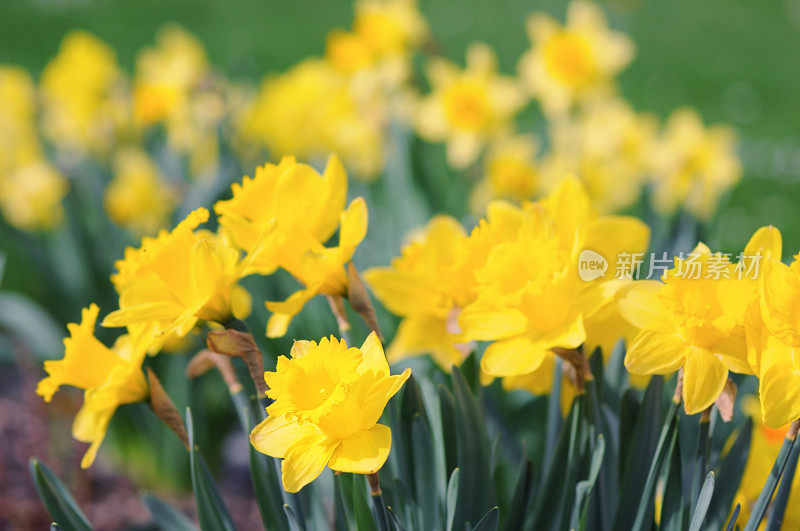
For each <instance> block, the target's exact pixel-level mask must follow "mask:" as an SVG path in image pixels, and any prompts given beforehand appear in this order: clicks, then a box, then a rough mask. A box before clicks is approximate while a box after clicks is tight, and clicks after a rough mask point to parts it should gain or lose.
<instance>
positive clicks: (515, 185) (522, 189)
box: [472, 135, 541, 213]
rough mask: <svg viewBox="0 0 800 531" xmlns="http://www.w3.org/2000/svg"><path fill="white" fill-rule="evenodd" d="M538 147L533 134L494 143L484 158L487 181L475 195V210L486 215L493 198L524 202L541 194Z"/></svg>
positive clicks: (478, 186)
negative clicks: (486, 209)
mask: <svg viewBox="0 0 800 531" xmlns="http://www.w3.org/2000/svg"><path fill="white" fill-rule="evenodd" d="M537 151H538V146H537V144H536V140H535V139H534V138H533V137H532V136H530V135H518V136H512V137H505V138H502V139H500V140H497V141H496V142H494V143H492V144H491V146H490V147H489V150H488V152H487V154H486V157H485V159H484V163H483V166H484V173H485V178H484V180H483V182H481V183H480V184H478V185H477V186H476V188H475V190H474V192H473V196H472V206H473V210H474V211H476V212H480V213H482V212H483V211H484V209H485V207H486V204H487V203H488V202H489V201H490V200H492V199H508V200H509V201H513V202H515V203H521V202H522V201H527V200H530V199H533V198H534V196H535V195H536V194H537V193H538V192H539V189H540V185H541V183H540V180H539V167H538V166H539V164H538V161H537V160H536V153H537Z"/></svg>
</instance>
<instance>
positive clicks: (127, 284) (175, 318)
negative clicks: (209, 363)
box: [103, 208, 250, 339]
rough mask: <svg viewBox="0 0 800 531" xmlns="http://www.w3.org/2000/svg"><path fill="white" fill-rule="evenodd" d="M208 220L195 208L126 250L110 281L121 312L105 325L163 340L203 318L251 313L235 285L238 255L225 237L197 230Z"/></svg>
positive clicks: (180, 333)
mask: <svg viewBox="0 0 800 531" xmlns="http://www.w3.org/2000/svg"><path fill="white" fill-rule="evenodd" d="M207 220H208V210H206V209H205V208H198V209H197V210H195V211H194V212H192V213H191V214H189V216H187V218H186V219H185V220H183V221H182V222H181V223H179V224H178V226H177V227H176V228H175V229H174V230H173V231H172V232H167V231H165V230H162V231H161V232H160V233H159V234H158V236H157V237H154V238H150V237H145V238H143V239H142V245H141V247H139V248H138V249H132V248H128V249H126V251H125V258H124V259H123V260H119V261H118V262H117V264H116V266H117V271H118V273H117V274H115V275H113V276H112V277H111V280H112V282H113V283H114V286H115V288H116V289H117V292H118V293H119V294H120V309H119V310H117V311H115V312H112V313H110V314H109V315H107V316H106V318H105V320H104V321H103V326H132V325H149V326H153V327H155V329H156V330H157V331H158V332H159V333H160V335H161V337H162V338H163V339H166V338H167V337H168V335H169V334H172V333H174V334H175V335H177V336H179V337H180V336H183V335H186V334H187V333H188V332H189V331H190V330H191V329H192V328H193V327H194V326H195V324H196V323H197V321H198V320H201V319H202V320H204V321H212V322H224V321H226V320H227V319H229V318H231V317H234V316H235V317H238V318H243V317H245V316H246V315H247V314H248V313H249V312H250V295H249V294H248V293H247V292H246V291H245V290H244V289H243V288H242V287H240V286H239V285H238V284H237V283H236V282H237V281H238V280H239V278H240V277H241V274H240V273H241V266H240V263H239V252H238V251H237V250H236V249H235V248H233V247H232V246H231V245H230V243H229V242H228V241H227V239H226V238H225V237H224V236H221V235H215V234H213V233H210V232H208V231H202V230H195V229H196V228H197V226H198V225H199V224H200V223H203V222H205V221H207Z"/></svg>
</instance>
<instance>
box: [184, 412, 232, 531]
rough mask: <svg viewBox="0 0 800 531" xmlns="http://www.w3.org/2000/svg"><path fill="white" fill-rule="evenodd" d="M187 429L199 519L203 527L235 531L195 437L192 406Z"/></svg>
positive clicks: (187, 420)
mask: <svg viewBox="0 0 800 531" xmlns="http://www.w3.org/2000/svg"><path fill="white" fill-rule="evenodd" d="M186 431H188V432H189V457H190V461H189V463H190V467H191V476H192V490H193V491H194V499H195V503H196V504H197V519H198V520H199V521H200V527H201V528H202V529H204V530H205V529H213V530H215V531H216V530H230V531H234V530H235V527H234V525H233V520H232V519H231V515H230V513H229V512H228V509H227V508H226V507H225V503H224V502H223V501H222V496H221V495H220V493H219V490H217V487H216V485H215V484H214V478H213V476H212V475H211V471H210V470H209V469H208V465H207V464H206V461H205V459H203V455H202V454H201V453H200V451H199V449H198V448H197V445H196V444H195V439H194V422H193V421H192V411H191V408H188V407H187V408H186Z"/></svg>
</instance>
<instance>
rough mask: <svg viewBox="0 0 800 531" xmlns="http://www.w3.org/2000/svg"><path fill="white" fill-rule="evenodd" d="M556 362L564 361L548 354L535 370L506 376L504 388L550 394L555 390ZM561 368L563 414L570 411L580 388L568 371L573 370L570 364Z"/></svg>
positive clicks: (536, 393) (563, 364) (560, 401)
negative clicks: (576, 385)
mask: <svg viewBox="0 0 800 531" xmlns="http://www.w3.org/2000/svg"><path fill="white" fill-rule="evenodd" d="M556 363H562V361H561V360H560V359H558V358H556V357H555V356H547V357H545V358H544V360H543V361H542V364H541V365H540V366H539V368H538V369H536V370H535V371H533V372H530V373H528V374H523V375H520V376H506V377H505V378H503V389H505V390H506V391H511V390H514V389H522V390H524V391H527V392H529V393H531V394H533V395H536V396H544V395H548V394H550V393H551V392H553V384H554V383H555V371H556ZM561 370H562V373H561V394H560V396H559V403H560V405H561V413H562V415H566V414H567V412H569V407H570V406H571V405H572V401H573V400H574V399H575V397H576V396H577V394H578V390H577V388H576V387H575V384H574V383H573V381H572V380H571V379H570V377H569V373H568V372H567V371H569V370H571V368H570V367H569V365H567V364H565V363H562V368H561Z"/></svg>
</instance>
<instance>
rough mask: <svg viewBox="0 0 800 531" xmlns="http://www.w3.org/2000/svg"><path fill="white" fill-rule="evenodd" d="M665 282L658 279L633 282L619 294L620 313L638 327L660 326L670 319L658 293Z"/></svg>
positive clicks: (621, 289)
mask: <svg viewBox="0 0 800 531" xmlns="http://www.w3.org/2000/svg"><path fill="white" fill-rule="evenodd" d="M663 287H664V284H663V283H661V282H659V281H657V280H641V281H638V282H631V283H629V284H628V285H627V286H623V287H622V288H620V290H619V292H618V294H617V306H618V308H619V313H620V314H621V315H622V317H623V318H625V320H627V321H628V322H629V323H631V324H632V325H633V326H635V327H636V328H642V329H644V328H660V327H661V326H662V325H663V324H665V323H666V322H667V320H668V319H669V317H668V315H667V312H666V310H665V308H664V304H663V303H662V302H661V299H659V297H658V293H659V292H660V291H661V288H663Z"/></svg>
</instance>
